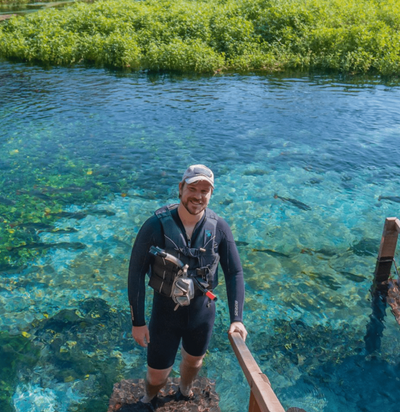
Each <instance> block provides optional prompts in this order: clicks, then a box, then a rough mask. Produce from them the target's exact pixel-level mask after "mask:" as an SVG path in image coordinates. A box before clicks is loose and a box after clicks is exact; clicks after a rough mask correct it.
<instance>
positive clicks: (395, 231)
mask: <svg viewBox="0 0 400 412" xmlns="http://www.w3.org/2000/svg"><path fill="white" fill-rule="evenodd" d="M399 227H400V223H399V219H397V218H395V217H388V218H386V221H385V225H384V227H383V233H382V239H381V245H380V248H379V253H378V259H382V258H393V256H394V253H395V250H396V245H397V238H398V236H399V231H400V230H399Z"/></svg>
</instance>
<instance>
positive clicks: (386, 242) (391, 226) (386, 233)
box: [372, 217, 399, 291]
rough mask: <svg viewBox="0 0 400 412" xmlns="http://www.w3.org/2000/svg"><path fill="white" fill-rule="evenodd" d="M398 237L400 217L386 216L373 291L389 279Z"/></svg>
mask: <svg viewBox="0 0 400 412" xmlns="http://www.w3.org/2000/svg"><path fill="white" fill-rule="evenodd" d="M398 237H399V219H397V218H395V217H388V218H386V220H385V225H384V227H383V233H382V238H381V244H380V247H379V253H378V260H377V262H376V267H375V277H374V286H373V288H372V290H373V291H374V290H375V289H376V288H379V287H380V285H381V284H382V283H383V282H386V281H387V280H388V279H389V276H390V270H391V268H392V262H393V258H394V254H395V251H396V246H397V240H398Z"/></svg>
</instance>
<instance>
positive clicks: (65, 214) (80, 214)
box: [49, 209, 115, 220]
mask: <svg viewBox="0 0 400 412" xmlns="http://www.w3.org/2000/svg"><path fill="white" fill-rule="evenodd" d="M49 215H51V216H54V217H59V218H67V219H77V220H81V219H84V218H85V217H87V216H88V215H102V216H115V212H111V211H110V210H104V209H100V210H88V211H85V212H55V213H49Z"/></svg>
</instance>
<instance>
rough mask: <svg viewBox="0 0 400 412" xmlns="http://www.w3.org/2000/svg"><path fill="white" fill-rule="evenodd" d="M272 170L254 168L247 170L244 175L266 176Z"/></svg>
mask: <svg viewBox="0 0 400 412" xmlns="http://www.w3.org/2000/svg"><path fill="white" fill-rule="evenodd" d="M269 173H270V172H267V171H266V170H263V169H254V170H246V171H245V172H244V173H243V175H244V176H265V175H268V174H269Z"/></svg>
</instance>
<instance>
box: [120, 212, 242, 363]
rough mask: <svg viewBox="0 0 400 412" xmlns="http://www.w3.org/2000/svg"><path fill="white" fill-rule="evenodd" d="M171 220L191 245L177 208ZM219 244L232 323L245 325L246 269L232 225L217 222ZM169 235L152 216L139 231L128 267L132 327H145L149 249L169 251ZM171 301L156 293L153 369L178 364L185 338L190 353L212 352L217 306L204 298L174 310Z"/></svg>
mask: <svg viewBox="0 0 400 412" xmlns="http://www.w3.org/2000/svg"><path fill="white" fill-rule="evenodd" d="M171 214H172V217H173V219H174V221H175V223H176V224H177V225H178V227H179V228H180V229H181V231H182V234H183V235H184V237H185V239H186V241H187V242H188V239H187V237H186V231H185V229H184V226H183V224H182V222H181V220H180V218H179V214H178V211H177V209H174V210H172V211H171ZM203 223H204V217H203V219H202V220H201V221H200V222H199V223H198V224H197V225H196V227H195V230H194V232H193V235H192V239H191V240H192V243H193V242H194V240H195V239H196V236H197V235H198V234H199V233H200V232H201V227H202V225H203ZM215 243H216V244H217V245H218V254H219V255H220V263H221V267H222V269H223V272H224V276H225V283H226V289H227V295H228V305H229V314H230V320H231V322H235V321H239V322H241V321H242V316H243V302H244V281H243V270H242V266H241V263H240V258H239V253H238V251H237V248H236V244H235V241H234V239H233V235H232V232H231V230H230V228H229V226H228V224H227V223H226V222H225V220H223V219H222V218H219V219H218V223H217V228H216V238H215ZM164 244H165V242H164V233H163V228H162V225H161V222H160V220H159V219H158V218H157V216H155V215H154V216H152V217H150V218H149V219H148V220H147V221H146V222H145V223H144V224H143V226H142V228H141V229H140V231H139V233H138V235H137V237H136V240H135V244H134V246H133V249H132V255H131V261H130V265H129V280H128V294H129V303H130V305H131V313H132V324H133V326H143V325H145V324H146V322H145V316H144V300H145V285H146V274H147V273H148V271H149V267H150V265H151V263H152V255H151V254H150V253H149V249H150V246H158V247H160V248H164ZM174 308H175V303H174V302H173V300H172V298H168V297H164V296H161V295H160V294H158V293H156V292H154V299H153V309H152V315H151V320H150V324H149V332H150V344H149V345H148V352H147V357H148V358H147V361H148V365H149V366H150V367H152V368H154V369H166V368H168V367H170V366H172V365H173V363H174V360H175V355H176V352H177V350H178V347H179V343H180V339H182V344H183V347H184V349H185V350H186V352H187V353H189V354H190V355H192V356H201V355H204V353H205V352H206V350H207V347H208V343H209V341H210V338H211V333H212V327H213V324H214V317H215V303H214V302H210V300H209V298H207V297H205V296H203V295H201V296H196V297H195V298H194V299H192V301H191V302H190V305H189V306H185V307H179V308H178V310H176V311H174Z"/></svg>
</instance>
